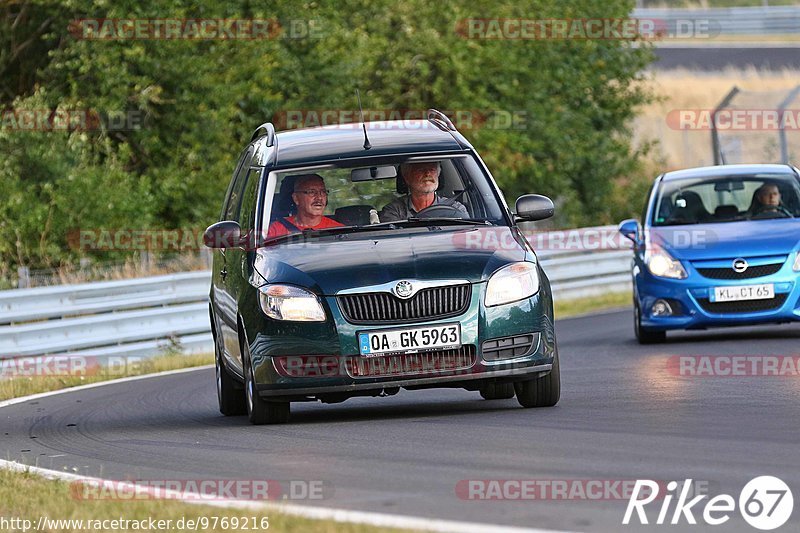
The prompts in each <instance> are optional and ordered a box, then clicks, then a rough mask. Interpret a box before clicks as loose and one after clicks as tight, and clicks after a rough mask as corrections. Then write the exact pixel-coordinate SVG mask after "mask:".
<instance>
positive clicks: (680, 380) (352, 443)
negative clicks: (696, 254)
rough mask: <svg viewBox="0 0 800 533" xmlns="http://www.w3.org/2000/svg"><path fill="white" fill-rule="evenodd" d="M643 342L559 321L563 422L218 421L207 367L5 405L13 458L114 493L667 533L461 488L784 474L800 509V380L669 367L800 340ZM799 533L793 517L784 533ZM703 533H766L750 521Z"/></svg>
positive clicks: (778, 336) (340, 415)
mask: <svg viewBox="0 0 800 533" xmlns="http://www.w3.org/2000/svg"><path fill="white" fill-rule="evenodd" d="M631 329H632V328H631V316H630V313H629V312H627V311H625V312H615V313H611V314H603V315H599V316H595V317H585V318H576V319H570V320H564V321H560V322H559V323H558V335H559V345H560V352H561V358H562V383H563V390H562V400H561V402H560V403H559V404H558V406H556V407H554V408H550V409H542V410H526V409H522V408H520V407H519V406H518V404H517V403H516V401H515V400H513V399H512V400H496V401H485V400H482V399H480V397H479V395H478V394H477V393H472V392H467V391H462V390H429V391H415V392H408V391H401V392H400V393H399V394H398V395H397V396H393V397H389V398H369V399H367V398H359V399H353V400H348V401H347V402H344V403H342V404H336V405H322V404H295V405H293V413H292V421H291V424H289V425H284V426H260V427H255V426H251V425H250V424H248V422H247V420H246V419H245V418H244V417H236V418H224V417H222V416H221V415H220V414H219V413H218V412H217V408H216V398H215V392H214V384H213V371H211V370H199V371H196V372H189V373H185V374H180V375H174V376H168V377H160V378H155V379H146V380H142V381H136V382H130V383H124V384H119V385H112V386H107V387H100V388H96V389H91V390H85V391H79V392H74V393H68V394H63V395H59V396H54V397H52V398H49V399H41V400H38V401H31V402H29V403H25V404H20V405H14V406H10V407H6V408H3V409H2V410H0V420H1V421H2V422H1V423H0V427H2V430H1V431H0V454H2V457H4V458H9V459H13V460H17V461H22V462H25V463H28V464H38V465H39V466H41V467H44V468H51V469H56V470H64V469H67V470H69V471H74V472H78V473H80V474H84V475H90V476H101V477H104V478H111V479H136V480H161V479H206V478H221V479H234V478H235V479H273V480H281V481H287V480H313V481H323V482H324V486H325V490H324V492H323V493H324V495H325V498H324V499H322V500H314V501H307V502H297V503H301V504H311V505H317V506H319V505H321V506H329V507H336V508H345V509H355V510H363V511H374V512H384V513H396V514H405V515H413V516H422V517H435V518H441V519H450V520H461V521H473V522H480V523H492V524H503V525H514V526H525V527H540V528H554V529H567V530H579V531H626V530H632V531H633V530H638V529H648V530H650V531H652V527H653V526H652V525H651V526H650V527H649V528H642V527H633V526H627V527H623V526H622V525H621V520H622V516H623V514H624V511H625V507H626V504H627V502H626V501H624V500H619V499H609V500H605V501H590V500H586V499H577V500H567V501H496V500H495V501H470V500H465V499H461V498H459V497H458V496H457V494H456V486H457V484H458V482H459V481H460V480H470V479H478V480H486V479H498V480H507V479H527V480H562V479H566V480H573V479H583V480H631V479H636V478H651V479H656V480H664V481H667V480H683V479H685V478H693V479H696V480H702V482H703V483H706V484H707V486H708V488H709V490H710V492H711V493H712V495H714V494H719V493H723V492H724V493H728V494H732V495H733V496H734V498H736V499H738V495H739V492H740V491H741V489H742V487H743V486H744V484H745V483H746V482H747V481H749V480H750V479H752V478H754V477H756V476H760V475H777V476H779V477H781V478H782V479H783V480H784V481H786V482H787V483H788V484H789V486H790V487H793V488H794V489H795V499H796V501H800V461H798V456H800V451H799V450H798V442H800V381H798V379H797V378H787V377H744V378H731V377H728V378H721V377H714V378H711V377H693V378H692V377H678V376H675V375H673V374H672V373H670V372H669V371H668V370H667V359H668V358H669V357H670V356H672V355H682V354H690V355H725V354H751V355H761V354H771V355H784V354H785V355H789V354H795V355H797V354H798V353H799V352H798V341H800V325H784V326H769V327H762V328H744V329H742V328H737V329H725V330H715V331H711V332H693V333H677V334H672V335H671V336H670V338H669V340H668V342H667V343H666V344H663V345H659V346H652V347H642V346H639V345H638V344H636V343H635V342H634V340H633V338H632V331H631ZM654 505H658V504H654ZM648 509H650V508H649V507H648ZM701 511H702V509H701ZM657 512H658V509H657V508H653V510H651V511H650V514H649V516H650V519H651V520H655V517H656V515H657ZM670 515H671V513H670ZM696 515H697V516H698V518H700V516H701V515H702V512H699V513H696ZM687 527H688V526H687V525H686V522H682V525H680V526H671V527H669V526H662V527H660V528H658V529H659V530H663V529H667V530H674V531H678V530H680V531H683V530H686V529H687ZM798 529H800V512H795V513H794V515H793V518H792V519H791V521H790V522H789V523H788V524H787V525H786V526H784V528H782V529H781V531H787V530H798ZM692 530H693V531H704V530H709V531H722V530H725V531H730V530H742V531H755V530H754V529H752V528H750V526H748V525H747V524H746V523H745V522H744V520H743V519H742V518H741V517H740V516H738V514H735V515H734V516H733V518H732V519H731V521H730V522H728V523H727V524H725V526H724V527H717V528H703V527H693V528H692Z"/></svg>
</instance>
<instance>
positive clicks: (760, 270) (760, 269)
mask: <svg viewBox="0 0 800 533" xmlns="http://www.w3.org/2000/svg"><path fill="white" fill-rule="evenodd" d="M782 266H783V263H772V264H770V265H758V266H751V267H749V268H748V269H747V270H745V271H744V272H736V271H735V270H734V269H732V268H727V267H726V268H698V269H697V271H698V272H699V273H700V275H701V276H703V277H706V278H710V279H731V280H735V279H750V278H760V277H761V276H769V275H770V274H774V273H775V272H777V271H778V270H780V269H781V267H782Z"/></svg>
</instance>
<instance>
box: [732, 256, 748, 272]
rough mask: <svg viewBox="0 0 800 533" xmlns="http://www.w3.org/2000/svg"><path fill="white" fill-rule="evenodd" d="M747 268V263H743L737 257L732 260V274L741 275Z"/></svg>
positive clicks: (742, 260)
mask: <svg viewBox="0 0 800 533" xmlns="http://www.w3.org/2000/svg"><path fill="white" fill-rule="evenodd" d="M747 267H748V264H747V261H745V260H744V259H742V258H741V257H737V258H736V259H734V260H733V271H734V272H736V273H738V274H741V273H742V272H744V271H745V270H747Z"/></svg>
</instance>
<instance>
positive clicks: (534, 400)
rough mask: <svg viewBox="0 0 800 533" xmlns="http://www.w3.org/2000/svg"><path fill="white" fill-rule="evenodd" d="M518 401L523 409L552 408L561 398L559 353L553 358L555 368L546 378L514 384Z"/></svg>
mask: <svg viewBox="0 0 800 533" xmlns="http://www.w3.org/2000/svg"><path fill="white" fill-rule="evenodd" d="M514 391H515V392H516V393H517V401H518V402H519V404H520V405H521V406H522V407H552V406H554V405H555V404H557V403H558V400H559V399H560V398H561V370H560V366H559V363H558V351H556V355H555V357H554V358H553V368H552V369H551V370H550V372H549V373H548V374H547V375H546V376H542V377H540V378H536V379H531V380H528V381H518V382H516V383H514Z"/></svg>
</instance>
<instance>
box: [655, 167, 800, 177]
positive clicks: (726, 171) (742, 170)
mask: <svg viewBox="0 0 800 533" xmlns="http://www.w3.org/2000/svg"><path fill="white" fill-rule="evenodd" d="M756 174H788V175H792V174H794V169H793V168H792V167H791V166H789V165H768V164H758V165H717V166H711V167H697V168H687V169H685V170H675V171H672V172H667V173H666V174H664V176H663V178H662V180H664V181H671V180H679V179H687V178H718V177H719V178H721V177H733V176H754V175H756Z"/></svg>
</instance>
